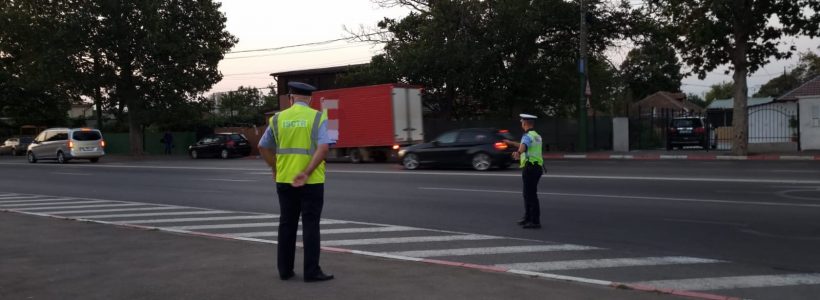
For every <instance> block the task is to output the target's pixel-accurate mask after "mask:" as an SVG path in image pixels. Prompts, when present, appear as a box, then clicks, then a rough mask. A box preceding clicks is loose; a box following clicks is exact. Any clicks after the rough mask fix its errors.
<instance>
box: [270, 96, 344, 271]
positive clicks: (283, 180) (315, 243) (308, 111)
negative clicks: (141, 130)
mask: <svg viewBox="0 0 820 300" xmlns="http://www.w3.org/2000/svg"><path fill="white" fill-rule="evenodd" d="M288 87H289V88H290V94H289V97H290V100H291V103H292V106H291V107H290V108H288V109H286V110H284V111H282V112H280V113H278V114H276V115H274V116H273V117H271V118H270V120H269V123H268V124H269V125H268V129H267V130H265V134H264V135H263V136H262V139H261V140H260V141H259V153H260V154H262V156H263V157H264V158H265V162H266V163H267V164H268V165H269V166H270V167H271V170H273V177H274V180H275V181H276V194H277V195H278V196H279V208H280V211H281V213H280V217H279V235H278V242H279V243H278V245H277V267H278V269H279V278H281V279H282V280H288V279H290V278H292V277H293V276H294V275H295V273H294V272H293V267H294V266H293V265H294V259H295V254H296V231H297V230H298V228H299V216H300V214H301V217H302V231H303V234H302V241H303V244H304V248H305V262H304V272H305V273H304V280H305V282H313V281H325V280H331V279H333V275H329V274H325V273H324V272H323V271H322V268H320V267H319V253H320V245H319V240H320V239H319V219H320V218H321V216H322V206H323V204H324V188H325V187H324V183H325V161H324V159H325V155H326V154H327V152H328V147H329V146H328V145H329V144H330V139H329V138H328V135H327V116H326V115H324V114H323V113H322V112H319V111H316V110H314V109H312V108H310V107H309V106H308V104H309V103H310V94H311V93H312V92H313V91H315V90H316V88H315V87H313V86H311V85H309V84H306V83H301V82H290V83H288Z"/></svg>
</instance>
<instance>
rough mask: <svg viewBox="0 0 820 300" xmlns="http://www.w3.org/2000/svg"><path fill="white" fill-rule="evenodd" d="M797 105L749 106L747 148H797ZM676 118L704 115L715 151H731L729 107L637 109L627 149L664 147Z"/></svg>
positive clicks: (786, 103) (631, 124)
mask: <svg viewBox="0 0 820 300" xmlns="http://www.w3.org/2000/svg"><path fill="white" fill-rule="evenodd" d="M797 116H798V107H797V105H796V104H794V103H788V102H773V103H767V104H763V105H756V106H750V107H748V114H747V118H748V122H749V127H748V136H749V145H750V147H753V148H756V149H761V151H766V150H767V149H771V150H770V151H778V150H781V151H782V150H797V149H799V144H798V143H799V140H800V139H799V136H800V132H799V127H798V121H797ZM678 117H704V118H706V120H707V122H708V123H709V124H710V125H711V126H710V130H711V132H714V139H715V140H716V144H717V150H731V149H732V145H733V144H734V139H733V137H734V129H733V127H732V126H733V124H732V123H733V118H732V111H731V110H711V111H708V112H707V113H705V114H697V113H688V112H683V111H679V110H672V109H645V108H644V109H640V108H638V109H637V110H636V111H633V112H632V115H631V116H630V117H629V141H630V149H634V150H647V149H665V146H666V141H667V138H668V132H669V131H668V130H669V128H668V127H669V124H670V123H671V121H672V119H674V118H678Z"/></svg>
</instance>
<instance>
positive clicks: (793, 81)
mask: <svg viewBox="0 0 820 300" xmlns="http://www.w3.org/2000/svg"><path fill="white" fill-rule="evenodd" d="M817 76H820V56H818V55H817V54H815V53H814V52H810V51H809V52H806V53H801V54H800V62H799V63H798V65H797V67H796V68H794V69H793V70H791V71H789V72H784V73H783V75H780V76H778V77H775V78H772V79H771V80H769V82H766V84H764V85H763V86H762V87H760V90H759V91H758V92H757V93H756V94H755V95H754V96H755V97H779V96H782V95H783V94H785V93H788V92H789V91H791V90H793V89H796V88H797V87H799V86H800V85H801V84H803V83H804V82H806V81H809V80H811V79H813V78H814V77H817Z"/></svg>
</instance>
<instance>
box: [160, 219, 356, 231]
mask: <svg viewBox="0 0 820 300" xmlns="http://www.w3.org/2000/svg"><path fill="white" fill-rule="evenodd" d="M347 223H348V222H345V221H335V220H322V221H320V222H319V224H323V225H329V224H347ZM277 226H279V223H272V222H266V223H243V224H212V225H191V226H172V227H163V228H167V229H173V230H202V229H229V228H248V227H277Z"/></svg>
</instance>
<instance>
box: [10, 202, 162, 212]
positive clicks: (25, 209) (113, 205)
mask: <svg viewBox="0 0 820 300" xmlns="http://www.w3.org/2000/svg"><path fill="white" fill-rule="evenodd" d="M141 205H148V204H144V203H119V204H97V205H77V206H73V205H72V206H49V207H37V208H20V209H17V210H22V211H32V210H34V211H39V210H52V209H73V208H98V207H124V206H141Z"/></svg>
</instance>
